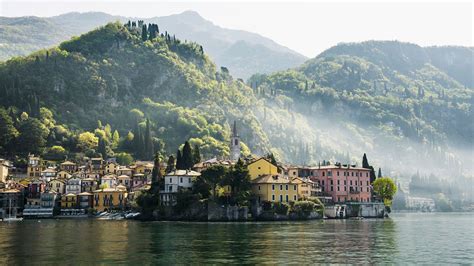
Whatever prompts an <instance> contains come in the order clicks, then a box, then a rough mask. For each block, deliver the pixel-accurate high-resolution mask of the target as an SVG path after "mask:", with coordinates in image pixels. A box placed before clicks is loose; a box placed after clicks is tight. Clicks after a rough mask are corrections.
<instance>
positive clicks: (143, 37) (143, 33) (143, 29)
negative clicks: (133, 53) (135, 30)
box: [142, 24, 148, 41]
mask: <svg viewBox="0 0 474 266" xmlns="http://www.w3.org/2000/svg"><path fill="white" fill-rule="evenodd" d="M146 40H148V31H147V29H146V24H143V26H142V41H146Z"/></svg>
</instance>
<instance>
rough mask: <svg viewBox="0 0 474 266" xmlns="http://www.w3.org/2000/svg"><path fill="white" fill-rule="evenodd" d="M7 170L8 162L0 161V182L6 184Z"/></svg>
mask: <svg viewBox="0 0 474 266" xmlns="http://www.w3.org/2000/svg"><path fill="white" fill-rule="evenodd" d="M9 168H10V162H9V161H7V160H5V159H0V182H3V183H5V182H7V177H8V169H9Z"/></svg>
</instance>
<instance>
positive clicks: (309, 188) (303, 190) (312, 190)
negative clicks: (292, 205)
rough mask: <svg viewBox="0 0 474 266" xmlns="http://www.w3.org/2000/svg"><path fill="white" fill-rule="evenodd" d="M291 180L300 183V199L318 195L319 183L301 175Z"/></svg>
mask: <svg viewBox="0 0 474 266" xmlns="http://www.w3.org/2000/svg"><path fill="white" fill-rule="evenodd" d="M291 182H292V183H294V184H297V185H298V199H301V200H305V199H308V198H309V197H316V196H317V193H318V185H317V184H316V183H315V182H313V181H311V180H309V179H303V178H301V177H295V178H291Z"/></svg>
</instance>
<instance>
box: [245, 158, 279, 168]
mask: <svg viewBox="0 0 474 266" xmlns="http://www.w3.org/2000/svg"><path fill="white" fill-rule="evenodd" d="M260 160H265V161H267V163H269V164H271V165H273V166H275V167H278V166H276V165H274V164H272V162H270V161H269V160H268V159H267V158H265V157H260V158H258V159H256V160H253V161H251V162H249V163H248V164H247V165H251V164H254V163H256V162H258V161H260Z"/></svg>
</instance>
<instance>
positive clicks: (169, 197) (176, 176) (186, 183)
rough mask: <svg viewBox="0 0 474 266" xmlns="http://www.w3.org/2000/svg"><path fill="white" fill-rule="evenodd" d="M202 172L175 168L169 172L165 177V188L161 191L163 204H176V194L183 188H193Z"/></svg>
mask: <svg viewBox="0 0 474 266" xmlns="http://www.w3.org/2000/svg"><path fill="white" fill-rule="evenodd" d="M200 175H201V173H198V172H196V171H191V170H175V171H173V172H170V173H168V174H167V175H166V176H165V177H164V179H165V186H164V190H162V191H160V198H161V202H162V204H163V205H174V204H175V203H176V197H175V194H176V193H178V192H179V191H180V190H183V189H192V187H193V184H194V181H196V178H197V177H198V176H200Z"/></svg>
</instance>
